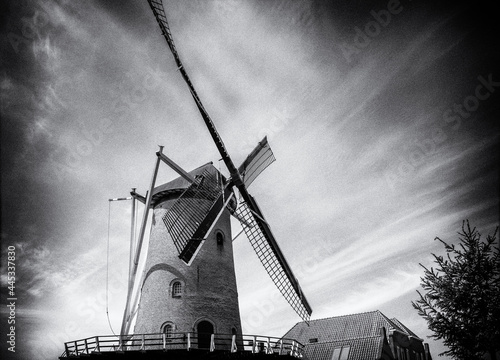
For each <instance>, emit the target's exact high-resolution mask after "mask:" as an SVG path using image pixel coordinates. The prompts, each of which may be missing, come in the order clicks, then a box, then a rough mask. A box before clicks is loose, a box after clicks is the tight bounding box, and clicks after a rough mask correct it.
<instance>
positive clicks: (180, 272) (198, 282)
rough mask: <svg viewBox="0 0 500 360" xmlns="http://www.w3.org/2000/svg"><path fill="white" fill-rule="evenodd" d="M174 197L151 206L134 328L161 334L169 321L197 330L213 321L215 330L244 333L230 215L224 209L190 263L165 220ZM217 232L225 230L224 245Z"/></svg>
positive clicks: (181, 329) (183, 328)
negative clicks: (175, 287) (176, 289)
mask: <svg viewBox="0 0 500 360" xmlns="http://www.w3.org/2000/svg"><path fill="white" fill-rule="evenodd" d="M175 201H176V198H170V199H168V198H167V199H163V200H162V201H161V202H160V203H158V204H155V206H154V209H153V220H152V227H151V234H150V240H149V249H148V255H147V260H146V265H145V269H144V277H143V279H144V280H143V284H142V294H141V299H140V303H139V310H138V314H137V320H136V324H135V328H134V333H135V334H140V333H159V332H162V330H163V327H164V326H165V324H167V323H168V324H170V325H172V326H173V332H196V330H197V324H198V323H199V322H200V321H203V320H206V321H209V322H210V323H212V324H213V326H214V332H215V333H219V334H232V333H233V332H234V331H236V333H237V334H241V321H240V312H239V306H238V292H237V288H236V277H235V271H234V262H233V248H232V241H231V240H232V237H231V224H230V214H229V212H228V211H227V210H225V211H224V212H223V214H222V215H221V217H220V218H219V220H218V221H217V223H216V224H215V226H214V228H213V230H212V231H211V233H210V234H209V235H208V237H207V240H206V241H205V243H204V244H203V246H202V247H201V249H200V251H199V252H198V254H197V255H196V257H195V258H194V260H193V261H192V263H191V265H190V266H188V265H186V264H185V263H184V262H183V261H182V260H181V259H179V257H178V252H177V249H176V248H175V245H174V243H173V240H172V238H171V237H170V235H169V233H168V232H167V228H166V226H165V224H164V223H163V219H162V218H163V216H164V215H165V213H166V212H167V211H168V209H169V208H170V207H171V206H172V205H173V204H174V203H175ZM198 201H203V200H198ZM218 232H221V233H222V234H223V238H224V241H223V243H222V244H218V243H217V240H216V234H217V233H218ZM176 281H180V282H181V284H182V293H181V295H180V296H179V297H173V294H172V284H173V283H174V282H176Z"/></svg>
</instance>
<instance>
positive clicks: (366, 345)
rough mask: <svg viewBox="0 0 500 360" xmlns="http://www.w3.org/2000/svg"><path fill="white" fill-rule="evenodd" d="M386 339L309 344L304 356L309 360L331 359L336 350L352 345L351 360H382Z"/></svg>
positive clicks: (376, 337) (361, 339)
mask: <svg viewBox="0 0 500 360" xmlns="http://www.w3.org/2000/svg"><path fill="white" fill-rule="evenodd" d="M383 341H384V337H383V336H382V335H379V336H373V337H368V338H360V339H350V340H338V341H332V342H324V343H315V344H307V346H306V347H305V349H304V355H305V357H306V359H308V360H316V359H331V358H332V354H333V351H334V349H335V348H338V347H341V346H345V345H350V347H351V348H350V351H349V360H370V359H373V360H376V359H379V358H380V354H381V351H382V346H383Z"/></svg>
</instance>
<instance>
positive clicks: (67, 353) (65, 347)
mask: <svg viewBox="0 0 500 360" xmlns="http://www.w3.org/2000/svg"><path fill="white" fill-rule="evenodd" d="M64 349H65V350H66V357H69V348H68V343H64Z"/></svg>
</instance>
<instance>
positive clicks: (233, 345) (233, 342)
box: [231, 335, 238, 353]
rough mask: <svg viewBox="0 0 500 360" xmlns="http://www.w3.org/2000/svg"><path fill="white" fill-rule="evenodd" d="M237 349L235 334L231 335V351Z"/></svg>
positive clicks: (233, 351)
mask: <svg viewBox="0 0 500 360" xmlns="http://www.w3.org/2000/svg"><path fill="white" fill-rule="evenodd" d="M237 351H238V346H237V345H236V335H233V336H232V339H231V352H232V353H235V352H237Z"/></svg>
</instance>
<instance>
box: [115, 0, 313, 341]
mask: <svg viewBox="0 0 500 360" xmlns="http://www.w3.org/2000/svg"><path fill="white" fill-rule="evenodd" d="M148 2H149V5H150V6H151V9H152V11H153V14H154V15H155V17H156V19H157V21H158V24H159V26H160V29H161V30H162V34H163V35H164V37H165V39H166V41H167V44H168V46H169V48H170V50H171V52H172V54H173V56H174V59H175V62H176V64H177V67H178V69H179V72H180V73H181V75H182V77H183V78H184V80H185V82H186V84H187V85H188V87H189V90H190V92H191V95H192V97H193V99H194V101H195V103H196V106H197V107H198V109H199V111H200V114H201V116H202V118H203V121H204V122H205V125H206V126H207V128H208V131H209V133H210V135H211V137H212V139H213V141H214V142H215V145H216V147H217V149H218V150H219V153H220V155H221V157H222V160H223V161H224V164H225V165H226V167H227V169H228V171H229V175H230V177H229V178H228V179H225V178H224V177H223V176H222V175H221V174H220V173H219V172H218V171H217V170H216V169H215V168H214V167H213V166H212V165H210V164H208V165H205V166H202V167H200V168H198V169H196V170H194V171H192V172H190V173H188V172H186V171H185V170H183V169H182V168H181V167H180V166H179V165H177V164H175V163H174V162H173V161H172V160H170V159H169V158H167V157H166V156H165V155H164V154H163V153H162V150H161V149H160V151H159V152H157V153H156V155H157V162H156V167H155V172H154V174H153V180H152V182H151V187H150V190H149V192H148V195H147V197H146V198H143V199H142V201H143V202H144V203H145V213H144V218H143V222H142V226H141V231H140V234H139V241H138V245H137V247H136V249H137V251H136V252H135V253H136V255H135V258H134V261H133V265H132V261H131V269H132V270H131V272H130V284H129V294H128V296H127V305H126V307H125V313H124V317H123V324H122V330H121V335H123V336H126V335H127V334H128V333H129V329H130V327H131V324H132V321H133V318H134V315H135V314H137V316H136V325H135V333H150V332H160V331H162V332H165V333H169V332H195V333H199V334H202V333H208V334H210V333H215V332H217V333H219V334H221V333H222V334H234V335H238V334H241V324H240V315H239V310H238V299H237V289H236V282H235V276H234V263H233V257H232V244H231V243H232V237H231V229H230V216H231V215H232V216H234V217H236V218H237V219H238V220H239V221H240V223H241V226H242V228H243V231H244V232H245V235H246V237H247V238H248V240H249V241H250V244H251V245H252V247H253V249H254V250H255V252H256V254H257V257H258V258H259V260H260V261H261V263H262V265H263V266H264V268H265V270H266V271H267V273H268V274H269V276H270V277H271V279H272V281H273V282H274V284H275V285H276V286H277V288H278V289H279V290H280V292H281V294H282V295H283V296H284V298H285V299H286V300H287V301H288V303H289V304H290V305H291V307H292V308H293V309H294V310H295V311H296V312H297V314H298V315H299V316H300V317H301V318H302V319H303V320H304V321H308V320H309V317H310V315H311V313H312V309H311V307H310V305H309V303H308V302H307V299H306V298H305V296H304V294H303V293H302V290H301V288H300V285H299V282H298V280H297V279H296V277H295V276H294V274H293V272H292V270H291V268H290V266H289V265H288V262H287V261H286V259H285V257H284V255H283V253H282V252H281V250H280V248H279V246H278V243H277V241H276V239H275V238H274V235H273V234H272V231H271V227H270V225H269V223H268V222H267V221H266V219H265V217H264V215H263V214H262V211H261V210H260V208H259V206H258V205H257V202H256V200H255V199H254V198H253V197H252V196H251V195H250V194H249V193H248V190H247V187H248V186H249V185H250V184H251V183H252V182H253V181H254V180H255V178H256V177H257V176H258V175H259V174H260V173H261V172H262V171H263V170H264V169H265V168H266V167H267V166H268V165H269V164H271V163H272V162H273V161H274V156H273V154H272V151H271V149H270V147H269V144H268V143H267V139H266V138H264V139H263V140H262V141H261V142H260V143H259V144H258V145H257V147H256V148H255V149H254V150H253V151H252V152H251V153H250V154H249V155H248V157H247V158H246V160H245V161H244V162H243V163H242V164H241V165H240V166H239V167H238V168H236V166H235V165H234V163H233V161H232V159H231V157H230V156H229V153H228V151H227V149H226V147H225V145H224V143H223V141H222V139H221V137H220V135H219V133H218V132H217V129H216V128H215V125H214V123H213V121H212V120H211V118H210V116H209V115H208V113H207V111H206V110H205V108H204V106H203V104H202V103H201V100H200V98H199V97H198V94H197V93H196V90H195V89H194V86H193V85H192V83H191V80H190V79H189V77H188V75H187V72H186V70H185V68H184V66H183V65H182V63H181V61H180V58H179V55H178V53H177V50H176V48H175V45H174V42H173V39H172V35H171V33H170V29H169V26H168V23H167V18H166V15H165V11H164V8H163V5H162V2H161V1H160V0H148ZM160 160H161V161H163V162H165V163H167V164H168V165H169V166H170V167H171V168H172V169H174V170H175V171H176V172H177V173H178V174H179V175H181V178H179V179H176V180H174V181H172V182H170V183H167V184H164V185H162V186H159V187H155V181H156V174H157V171H158V166H159V163H160ZM132 195H133V196H135V197H136V198H137V197H138V196H137V194H135V193H132ZM237 198H238V200H237ZM150 208H151V209H153V221H152V222H153V225H152V230H151V236H150V245H149V250H148V257H147V260H146V268H145V271H144V275H143V277H142V280H141V284H140V290H141V291H140V293H141V295H140V303H139V301H138V300H137V299H138V296H137V295H136V297H135V299H136V300H134V301H132V298H133V297H132V295H131V294H132V292H133V289H134V286H133V281H134V280H133V279H135V275H136V271H137V264H138V258H139V255H140V249H141V244H142V239H143V236H144V231H145V225H146V218H147V214H148V211H149V209H150ZM137 294H139V292H137ZM137 304H139V305H138V308H137ZM198 345H200V338H199V339H198ZM202 345H206V343H205V340H203V339H202Z"/></svg>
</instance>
